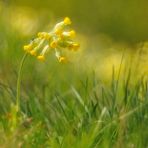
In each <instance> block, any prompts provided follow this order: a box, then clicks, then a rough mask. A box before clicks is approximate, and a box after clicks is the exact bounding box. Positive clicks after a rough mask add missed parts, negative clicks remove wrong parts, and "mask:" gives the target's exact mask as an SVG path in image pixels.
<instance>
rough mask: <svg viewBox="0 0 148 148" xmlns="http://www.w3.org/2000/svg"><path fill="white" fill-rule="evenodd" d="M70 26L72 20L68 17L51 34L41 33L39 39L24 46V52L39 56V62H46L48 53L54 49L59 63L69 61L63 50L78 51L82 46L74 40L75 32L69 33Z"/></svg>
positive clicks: (38, 35)
mask: <svg viewBox="0 0 148 148" xmlns="http://www.w3.org/2000/svg"><path fill="white" fill-rule="evenodd" d="M70 24H71V20H70V18H68V17H66V18H65V19H64V20H63V21H61V22H59V23H57V24H56V25H55V27H54V28H53V30H51V31H50V32H39V33H38V34H37V38H35V39H34V40H32V41H31V42H30V44H28V45H25V46H24V50H25V51H26V52H28V53H29V54H31V55H33V56H37V59H38V60H40V61H44V60H45V55H46V53H48V51H49V50H53V49H54V51H55V55H56V57H57V59H58V60H59V62H65V61H67V58H66V57H64V56H63V55H62V51H63V49H68V50H74V51H76V50H77V49H78V48H79V46H80V45H79V44H78V43H76V42H74V41H73V40H72V38H74V37H75V34H76V33H75V31H74V30H71V31H67V26H68V25H70Z"/></svg>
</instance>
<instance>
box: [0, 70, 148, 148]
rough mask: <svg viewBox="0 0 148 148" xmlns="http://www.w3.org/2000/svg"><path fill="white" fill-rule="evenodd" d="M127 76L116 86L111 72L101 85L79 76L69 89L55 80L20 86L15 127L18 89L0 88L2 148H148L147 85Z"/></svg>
mask: <svg viewBox="0 0 148 148" xmlns="http://www.w3.org/2000/svg"><path fill="white" fill-rule="evenodd" d="M59 70H60V71H61V70H63V69H62V68H61V69H60V68H59ZM28 71H29V70H28ZM62 72H63V73H65V72H64V71H62ZM43 73H44V72H43ZM38 75H40V74H38ZM54 76H56V75H54ZM75 76H76V74H71V77H75ZM130 76H131V74H127V75H125V76H124V79H121V78H120V80H118V79H116V78H115V76H114V72H113V77H112V81H111V82H109V83H108V84H104V83H103V82H101V81H100V80H99V79H98V78H97V77H96V76H95V75H94V74H89V76H87V74H86V75H80V74H79V76H77V78H78V79H75V78H73V79H74V80H73V82H70V83H69V84H68V86H67V85H66V84H65V83H64V82H62V80H61V82H62V83H61V82H60V80H59V79H60V78H58V77H57V81H56V79H55V78H53V79H51V80H50V81H51V82H49V83H46V84H45V83H44V82H37V83H40V85H38V84H34V86H33V87H34V88H32V89H31V88H30V87H29V85H27V86H24V85H25V84H24V82H22V89H21V90H22V91H21V115H19V116H18V117H19V119H16V120H17V122H18V123H16V125H17V126H15V125H14V121H13V120H15V118H18V117H15V115H14V113H15V111H14V109H15V108H14V107H12V106H11V104H12V103H14V101H15V95H16V93H15V92H16V88H15V87H13V88H12V87H9V86H5V85H4V84H1V87H0V90H1V91H0V97H1V102H0V108H1V110H0V114H1V116H0V117H1V118H0V132H1V134H0V145H1V147H19V146H21V147H51V148H59V147H63V148H69V147H73V148H87V147H88V148H94V147H103V148H106V147H137V148H143V147H147V146H148V142H147V137H148V130H147V129H148V128H147V125H148V109H147V108H148V83H147V82H146V81H145V80H143V79H142V78H141V79H140V80H137V81H136V82H134V83H131V82H130V79H131V78H130ZM33 81H34V80H33ZM38 81H40V80H38ZM52 81H56V82H54V84H52V83H53V82H52ZM65 81H66V78H65ZM74 81H75V83H74ZM66 82H67V81H66ZM32 83H36V81H34V82H32ZM27 87H28V88H27ZM10 109H11V110H10Z"/></svg>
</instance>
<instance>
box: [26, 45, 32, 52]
mask: <svg viewBox="0 0 148 148" xmlns="http://www.w3.org/2000/svg"><path fill="white" fill-rule="evenodd" d="M31 49H32V45H30V44H29V45H25V46H24V50H25V51H27V52H29V51H30V50H31Z"/></svg>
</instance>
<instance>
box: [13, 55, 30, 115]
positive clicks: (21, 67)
mask: <svg viewBox="0 0 148 148" xmlns="http://www.w3.org/2000/svg"><path fill="white" fill-rule="evenodd" d="M27 55H28V53H27V52H26V53H25V54H24V56H23V58H22V60H21V63H20V66H19V71H18V78H17V87H16V108H17V112H19V110H20V85H21V78H22V69H23V65H24V62H25V59H26V57H27Z"/></svg>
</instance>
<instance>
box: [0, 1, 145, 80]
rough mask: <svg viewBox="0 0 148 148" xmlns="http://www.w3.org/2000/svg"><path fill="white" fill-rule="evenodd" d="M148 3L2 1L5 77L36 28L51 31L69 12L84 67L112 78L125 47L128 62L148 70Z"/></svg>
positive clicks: (0, 27) (1, 41)
mask: <svg viewBox="0 0 148 148" xmlns="http://www.w3.org/2000/svg"><path fill="white" fill-rule="evenodd" d="M147 6H148V1H146V0H141V1H139V0H129V1H125V0H112V1H110V0H91V1H89V0H54V1H51V0H43V1H41V0H32V1H30V0H1V1H0V51H1V55H0V58H1V59H0V60H1V61H0V62H1V64H4V65H5V68H4V67H3V68H2V69H1V71H2V73H3V72H4V71H5V69H6V73H4V74H2V75H5V76H6V75H7V74H8V72H7V71H8V69H10V70H11V68H12V69H13V70H14V69H15V70H16V67H17V66H18V63H19V61H20V59H21V55H23V52H24V51H23V50H22V47H23V45H24V44H27V43H28V42H29V40H30V39H31V38H33V37H35V36H36V34H37V32H39V31H48V30H50V29H52V27H53V26H54V25H55V23H57V22H58V21H61V20H62V19H63V18H64V17H65V16H68V17H70V18H71V19H72V22H73V24H72V28H74V29H75V30H76V32H77V41H78V42H79V43H80V44H81V48H80V51H79V52H78V53H76V54H75V57H77V58H76V59H75V60H73V62H74V63H76V64H77V65H78V64H79V66H80V65H81V66H80V67H81V68H82V67H84V69H86V70H88V69H89V70H90V71H93V70H95V71H96V72H97V73H98V75H100V76H103V77H105V76H106V77H110V76H111V73H112V67H113V66H114V67H116V70H117V71H118V70H119V66H120V63H121V58H122V55H123V52H124V50H125V57H124V59H125V60H124V62H125V63H126V65H128V64H127V63H129V62H130V64H131V63H133V65H134V66H135V67H136V69H137V71H138V72H141V69H142V74H143V73H144V74H145V73H146V74H147V73H148V70H147V69H148V60H147V59H148V58H147V55H148V43H147V40H148V27H147V26H148V19H147V18H148V9H147ZM139 53H140V54H139ZM136 60H138V61H137V62H135V61H136ZM12 61H13V62H12ZM131 61H132V62H131ZM139 62H140V64H138V67H139V69H138V68H137V63H139ZM50 63H51V60H50ZM53 63H54V62H52V64H53ZM52 64H51V65H52ZM131 65H132V64H131ZM7 67H8V68H7Z"/></svg>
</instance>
